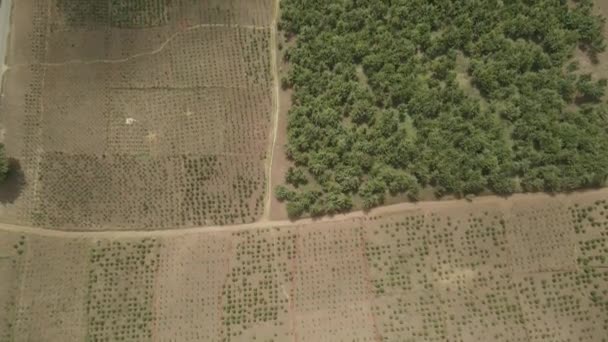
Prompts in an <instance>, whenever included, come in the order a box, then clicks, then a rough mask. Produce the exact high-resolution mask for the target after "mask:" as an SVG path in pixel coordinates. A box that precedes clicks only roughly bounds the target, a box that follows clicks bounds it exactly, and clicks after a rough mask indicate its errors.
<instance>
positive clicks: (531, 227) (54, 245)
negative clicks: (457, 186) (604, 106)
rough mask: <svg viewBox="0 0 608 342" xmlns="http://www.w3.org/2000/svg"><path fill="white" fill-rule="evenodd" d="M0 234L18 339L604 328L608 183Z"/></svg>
mask: <svg viewBox="0 0 608 342" xmlns="http://www.w3.org/2000/svg"><path fill="white" fill-rule="evenodd" d="M0 235H1V239H0V241H6V243H5V244H2V245H0V255H2V256H5V257H6V256H8V257H9V258H10V260H12V262H13V265H14V267H13V268H12V269H7V268H2V269H0V271H2V274H4V275H9V274H13V276H10V277H2V278H0V288H2V289H5V291H3V292H1V293H0V300H2V302H4V303H8V304H7V305H5V306H4V307H3V309H2V310H0V318H2V317H4V318H5V321H8V324H6V325H4V326H5V327H6V326H8V327H9V328H10V329H9V334H10V336H14V340H15V341H21V340H32V339H34V340H36V339H37V338H38V337H40V336H43V335H41V334H46V335H44V336H45V339H44V340H48V341H82V340H83V339H82V336H85V335H88V336H93V337H94V338H93V340H97V339H103V338H110V339H112V338H128V339H130V340H138V341H149V340H153V341H168V340H177V341H200V340H205V341H252V340H254V339H255V340H262V341H264V340H266V341H268V340H273V341H290V340H294V341H351V340H353V339H358V340H361V341H379V340H386V341H402V340H412V341H437V340H440V341H447V340H449V341H480V342H482V341H488V340H489V339H492V340H496V341H513V340H517V341H561V340H564V341H565V340H580V341H601V338H603V337H604V336H606V334H607V333H608V320H607V318H608V311H607V310H608V306H607V305H608V271H607V269H606V267H607V266H608V264H607V263H608V259H607V258H606V255H608V189H603V190H597V191H588V192H580V193H573V194H570V195H557V196H548V195H544V194H527V195H514V196H512V197H510V198H507V199H503V198H498V197H484V198H478V199H475V200H474V201H473V202H466V201H461V200H454V201H443V202H438V203H430V202H425V203H419V204H410V203H402V204H398V205H394V206H388V207H384V208H380V209H379V210H376V211H373V212H371V213H370V214H365V213H362V212H354V213H350V214H347V215H343V216H340V217H334V218H327V219H324V220H320V221H313V220H303V221H302V222H297V223H292V222H289V221H278V222H274V223H272V222H267V223H261V222H257V223H253V224H248V225H237V226H223V227H222V226H216V227H200V228H181V229H176V230H165V231H157V232H154V231H124V232H117V231H107V232H62V231H57V230H46V229H40V228H27V227H19V226H9V225H0ZM20 241H23V242H20ZM15 246H16V247H15ZM18 251H21V252H18ZM0 262H1V261H0ZM66 266H67V267H66ZM7 289H8V290H7ZM3 310H4V311H3ZM48 317H53V318H52V319H48ZM43 332H44V333H43ZM59 336H61V337H59Z"/></svg>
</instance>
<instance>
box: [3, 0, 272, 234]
mask: <svg viewBox="0 0 608 342" xmlns="http://www.w3.org/2000/svg"><path fill="white" fill-rule="evenodd" d="M274 4H275V3H274V1H272V0H255V1H241V0H232V1H199V2H193V1H185V0H184V1H171V2H166V1H155V2H154V1H137V2H130V3H129V4H124V2H121V1H114V0H112V1H105V2H104V1H66V0H47V1H33V0H25V1H18V2H17V3H15V4H14V9H13V25H12V26H13V27H12V30H11V32H12V33H11V38H10V44H11V46H10V50H9V51H10V53H9V55H8V58H7V71H6V72H5V85H6V87H5V89H6V90H5V92H4V98H3V101H2V105H1V106H2V108H0V115H1V121H2V124H3V129H4V132H6V133H5V136H4V143H5V144H6V146H7V154H8V156H9V157H10V158H13V159H15V160H19V162H20V166H21V169H22V171H23V173H24V177H23V178H24V179H25V182H24V184H23V187H22V189H20V194H19V196H18V198H17V199H16V200H15V201H14V202H11V203H8V204H7V205H5V206H3V210H2V212H1V213H0V220H2V221H3V222H11V223H19V224H24V225H34V226H42V227H53V228H55V229H67V230H69V229H76V228H78V229H84V230H94V229H103V228H106V229H107V228H111V229H158V228H174V227H180V226H202V225H217V224H239V223H247V222H252V221H255V220H258V219H259V218H260V217H261V216H262V214H263V211H264V201H265V194H266V193H267V191H266V168H267V167H268V166H267V165H266V163H265V160H266V159H267V157H268V156H267V151H268V144H269V139H270V127H271V123H272V111H273V102H274V99H273V92H272V85H273V78H272V73H271V71H270V68H271V49H270V44H271V40H272V37H271V31H272V26H273V24H272V23H273V20H274V19H273V18H274V11H275V10H274V7H275V6H274Z"/></svg>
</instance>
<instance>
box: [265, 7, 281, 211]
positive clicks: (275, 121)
mask: <svg viewBox="0 0 608 342" xmlns="http://www.w3.org/2000/svg"><path fill="white" fill-rule="evenodd" d="M279 1H280V0H275V2H274V4H275V8H274V16H273V18H272V24H271V25H270V69H271V70H272V78H273V83H274V84H273V92H274V94H273V96H272V119H271V121H272V136H271V143H270V146H269V147H268V161H267V165H266V179H267V181H266V183H267V188H266V203H265V204H264V215H263V216H262V219H261V222H267V221H268V220H270V207H271V205H272V197H273V191H272V162H273V159H274V150H275V145H276V143H277V130H278V127H279V71H278V61H277V35H278V33H277V20H278V17H279Z"/></svg>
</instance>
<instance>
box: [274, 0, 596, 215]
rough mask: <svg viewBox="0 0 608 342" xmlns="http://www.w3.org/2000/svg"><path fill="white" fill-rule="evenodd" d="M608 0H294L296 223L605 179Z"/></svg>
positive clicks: (290, 130)
mask: <svg viewBox="0 0 608 342" xmlns="http://www.w3.org/2000/svg"><path fill="white" fill-rule="evenodd" d="M604 3H605V2H603V1H596V3H595V4H594V2H593V1H592V0H581V1H536V2H529V1H518V0H515V1H493V0H489V1H485V0H484V1H433V2H429V1H418V0H412V1H398V2H394V1H380V2H378V1H369V0H363V1H314V4H315V6H314V9H311V6H310V3H308V2H306V3H305V2H302V1H297V0H285V1H282V2H281V21H280V22H279V27H280V28H281V30H282V32H283V36H284V40H285V43H284V49H285V51H284V52H283V53H282V59H283V62H284V64H285V66H284V69H285V72H284V74H283V75H282V77H281V85H282V87H283V88H285V89H288V90H290V91H291V92H292V93H293V96H292V101H293V106H292V107H291V108H290V109H289V111H288V114H287V124H286V127H287V133H286V135H287V143H286V147H285V152H286V154H287V156H288V158H289V160H290V162H291V168H286V169H287V170H286V173H285V175H284V177H283V179H282V182H283V184H284V185H281V186H278V187H276V189H275V191H276V196H277V198H278V199H279V200H281V201H284V202H286V208H287V211H288V213H289V215H290V216H291V217H294V218H297V217H301V216H309V215H312V216H323V215H326V214H330V215H331V214H335V213H339V212H347V211H349V210H352V209H353V208H366V209H369V208H373V207H376V206H380V205H383V204H384V203H386V202H387V200H390V199H392V198H398V199H400V200H408V199H409V200H421V199H422V200H428V199H438V198H442V197H444V196H456V197H466V196H475V195H480V194H488V193H494V194H500V195H508V194H512V193H517V192H540V191H545V192H560V191H572V190H576V189H582V188H594V187H600V186H603V185H605V182H606V180H607V177H608V173H607V171H606V170H608V159H607V158H606V154H605V153H603V151H605V150H606V149H607V148H608V133H607V129H606V127H607V126H606V110H607V109H606V104H605V99H606V97H605V88H606V84H607V81H606V73H605V68H606V61H605V56H606V55H605V50H606V42H605V39H604V33H605V25H604V21H605V20H604V18H603V16H602V14H600V13H601V12H600V11H601V10H603V9H605V8H604V7H605V4H604Z"/></svg>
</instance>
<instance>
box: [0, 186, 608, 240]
mask: <svg viewBox="0 0 608 342" xmlns="http://www.w3.org/2000/svg"><path fill="white" fill-rule="evenodd" d="M588 197H594V198H598V197H600V198H607V199H608V188H603V189H598V190H589V191H584V192H574V193H570V194H558V195H548V194H545V193H535V194H515V195H512V196H510V197H508V198H504V197H498V196H483V197H478V198H476V199H474V200H473V201H471V202H468V201H466V200H445V201H427V202H419V203H399V204H393V205H387V206H383V207H379V208H376V209H374V210H372V211H370V212H363V211H354V212H351V213H347V214H341V215H335V216H332V217H324V218H321V219H302V220H298V221H288V220H283V221H259V222H254V223H249V224H239V225H230V226H204V227H192V228H176V229H165V230H149V231H143V230H135V231H113V230H106V231H61V230H52V229H45V228H36V227H25V226H17V225H10V224H0V231H7V232H13V233H22V234H33V235H38V236H49V237H82V238H93V239H96V238H113V239H114V238H121V237H163V236H164V237H166V236H180V235H187V234H199V233H211V232H226V231H242V230H255V229H261V228H271V227H274V228H282V227H290V226H305V225H310V226H311V227H313V226H314V225H313V224H312V223H315V222H336V223H338V222H342V221H346V220H353V219H358V218H365V217H370V216H378V215H390V214H393V213H403V212H407V211H418V210H421V211H435V210H442V209H448V208H456V209H457V208H464V207H466V206H476V205H482V204H483V205H488V204H490V205H494V206H496V207H500V208H503V209H509V208H510V207H511V206H513V204H515V203H517V202H518V201H522V200H526V201H530V200H534V201H539V202H542V201H546V200H549V199H552V198H553V199H557V200H559V201H562V202H564V203H575V202H576V201H577V199H579V198H580V199H584V198H588Z"/></svg>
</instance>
